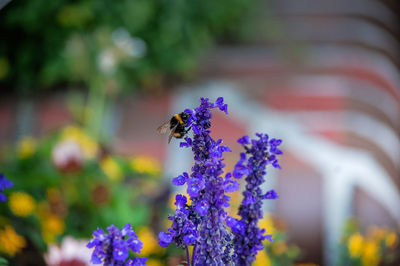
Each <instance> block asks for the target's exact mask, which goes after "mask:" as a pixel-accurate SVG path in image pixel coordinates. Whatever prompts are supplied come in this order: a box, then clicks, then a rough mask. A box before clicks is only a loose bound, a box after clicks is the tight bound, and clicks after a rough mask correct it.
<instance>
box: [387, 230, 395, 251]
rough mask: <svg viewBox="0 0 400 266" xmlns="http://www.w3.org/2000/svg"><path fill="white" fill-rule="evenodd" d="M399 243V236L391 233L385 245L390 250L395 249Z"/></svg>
mask: <svg viewBox="0 0 400 266" xmlns="http://www.w3.org/2000/svg"><path fill="white" fill-rule="evenodd" d="M396 243H397V235H396V233H395V232H390V233H389V234H388V235H387V236H386V238H385V244H386V246H387V247H388V248H394V247H395V246H396Z"/></svg>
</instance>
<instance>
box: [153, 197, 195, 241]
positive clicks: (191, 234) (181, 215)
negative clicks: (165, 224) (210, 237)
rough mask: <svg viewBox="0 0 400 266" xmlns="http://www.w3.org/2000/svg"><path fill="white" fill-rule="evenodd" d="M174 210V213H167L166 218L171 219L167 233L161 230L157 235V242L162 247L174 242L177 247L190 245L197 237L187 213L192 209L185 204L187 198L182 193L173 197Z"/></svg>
mask: <svg viewBox="0 0 400 266" xmlns="http://www.w3.org/2000/svg"><path fill="white" fill-rule="evenodd" d="M175 199H176V201H175V205H176V212H175V215H169V216H168V219H169V220H171V221H172V226H171V228H169V229H168V233H164V232H161V233H160V234H159V235H158V243H159V244H160V246H162V247H167V246H168V245H169V244H170V243H171V242H174V243H175V244H176V245H177V246H178V247H182V248H186V247H187V245H192V244H193V243H194V241H195V240H196V238H197V233H196V227H195V225H194V224H193V222H192V221H191V220H190V219H189V215H190V214H191V213H192V215H193V211H192V210H190V209H189V206H187V205H186V202H187V198H186V197H185V196H183V195H180V194H178V195H176V197H175Z"/></svg>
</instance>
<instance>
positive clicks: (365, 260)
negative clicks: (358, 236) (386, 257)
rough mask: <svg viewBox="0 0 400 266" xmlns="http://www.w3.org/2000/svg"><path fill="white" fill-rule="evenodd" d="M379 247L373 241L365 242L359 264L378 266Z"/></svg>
mask: <svg viewBox="0 0 400 266" xmlns="http://www.w3.org/2000/svg"><path fill="white" fill-rule="evenodd" d="M380 259H381V258H380V253H379V247H378V245H377V243H375V242H374V241H366V243H365V245H364V249H363V252H362V257H361V262H362V265H363V266H374V265H378V264H379V261H380Z"/></svg>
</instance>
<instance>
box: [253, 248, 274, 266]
mask: <svg viewBox="0 0 400 266" xmlns="http://www.w3.org/2000/svg"><path fill="white" fill-rule="evenodd" d="M253 266H271V259H270V258H269V256H268V254H267V252H266V251H265V250H260V251H259V252H258V253H257V256H256V260H255V261H254V263H253Z"/></svg>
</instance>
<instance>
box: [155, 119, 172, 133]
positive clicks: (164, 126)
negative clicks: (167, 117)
mask: <svg viewBox="0 0 400 266" xmlns="http://www.w3.org/2000/svg"><path fill="white" fill-rule="evenodd" d="M169 125H170V123H169V121H168V122H165V123H164V124H162V125H161V126H159V127H158V128H157V133H158V134H165V133H167V130H168V128H169Z"/></svg>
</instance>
